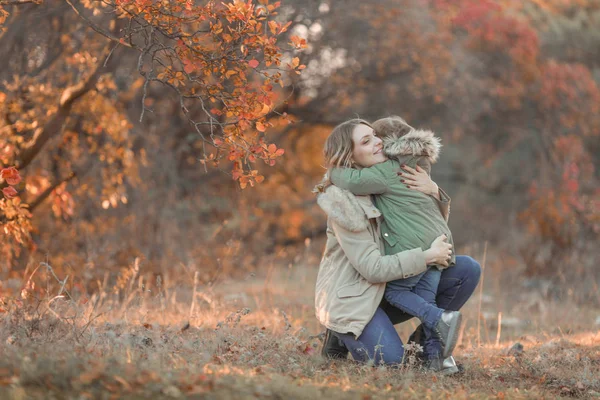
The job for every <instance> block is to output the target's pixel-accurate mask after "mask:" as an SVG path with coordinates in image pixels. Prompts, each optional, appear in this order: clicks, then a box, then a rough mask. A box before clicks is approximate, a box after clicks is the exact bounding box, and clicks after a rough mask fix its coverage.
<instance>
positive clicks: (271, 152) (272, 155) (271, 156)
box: [265, 143, 285, 166]
mask: <svg viewBox="0 0 600 400" xmlns="http://www.w3.org/2000/svg"><path fill="white" fill-rule="evenodd" d="M283 153H285V150H284V149H278V148H277V146H275V145H274V144H273V143H271V144H270V145H269V146H268V147H267V151H266V152H265V155H266V159H265V162H267V163H268V164H269V165H270V166H273V165H275V159H276V158H277V157H281V156H282V155H283Z"/></svg>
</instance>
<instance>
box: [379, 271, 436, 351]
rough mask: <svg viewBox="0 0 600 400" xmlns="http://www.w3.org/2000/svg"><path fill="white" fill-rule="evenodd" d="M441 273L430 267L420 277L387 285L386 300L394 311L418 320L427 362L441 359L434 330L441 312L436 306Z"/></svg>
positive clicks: (412, 277) (399, 280)
mask: <svg viewBox="0 0 600 400" xmlns="http://www.w3.org/2000/svg"><path fill="white" fill-rule="evenodd" d="M441 276H442V272H441V271H440V270H438V269H437V268H435V267H430V268H429V269H428V270H427V271H425V272H423V273H422V274H419V275H415V276H411V277H410V278H406V279H397V280H395V281H391V282H388V283H387V285H386V288H385V299H386V300H387V301H388V303H390V304H391V305H393V306H394V307H396V308H398V309H400V310H402V311H404V312H406V313H408V314H411V315H414V316H415V317H417V318H419V319H420V320H421V322H422V323H423V326H424V328H425V329H424V332H425V349H424V351H425V354H427V356H428V358H430V359H432V358H439V357H441V353H442V347H441V342H440V340H439V338H438V337H437V335H435V334H434V333H433V328H434V327H435V325H436V324H437V323H438V321H439V320H440V317H441V316H442V312H443V311H444V310H442V309H441V308H438V307H437V306H436V303H435V296H436V295H437V290H438V285H439V283H440V277H441Z"/></svg>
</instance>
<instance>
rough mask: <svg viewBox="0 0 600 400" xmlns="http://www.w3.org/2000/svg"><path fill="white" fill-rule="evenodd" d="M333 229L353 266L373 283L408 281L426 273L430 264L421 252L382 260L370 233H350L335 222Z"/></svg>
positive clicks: (410, 252) (414, 250) (418, 249)
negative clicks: (406, 279) (412, 277)
mask: <svg viewBox="0 0 600 400" xmlns="http://www.w3.org/2000/svg"><path fill="white" fill-rule="evenodd" d="M331 225H332V227H333V231H334V233H335V236H336V238H337V240H338V243H339V244H340V246H341V247H342V250H343V251H344V254H345V255H346V257H348V260H349V261H350V263H351V264H352V265H353V266H354V268H356V270H357V271H358V272H359V273H360V274H361V275H362V276H363V277H364V278H365V279H366V280H367V281H369V282H370V283H383V282H389V281H393V280H395V279H405V278H408V277H411V276H413V275H417V274H420V273H421V272H424V271H425V270H426V269H427V260H426V258H425V253H424V252H423V250H421V248H416V249H413V250H406V251H403V252H401V253H398V254H394V255H391V256H382V255H381V249H380V248H379V246H378V245H377V243H375V240H373V236H372V235H371V233H369V231H367V230H364V231H360V232H351V231H349V230H347V229H344V228H342V227H341V226H340V225H338V224H337V223H335V222H332V224H331Z"/></svg>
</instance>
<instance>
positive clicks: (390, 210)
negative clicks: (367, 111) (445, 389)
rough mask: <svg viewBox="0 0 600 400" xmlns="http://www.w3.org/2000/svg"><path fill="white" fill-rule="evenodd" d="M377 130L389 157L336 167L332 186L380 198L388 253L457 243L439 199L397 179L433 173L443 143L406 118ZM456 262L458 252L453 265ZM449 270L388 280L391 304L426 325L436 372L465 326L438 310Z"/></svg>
mask: <svg viewBox="0 0 600 400" xmlns="http://www.w3.org/2000/svg"><path fill="white" fill-rule="evenodd" d="M373 129H374V130H375V132H376V134H377V135H379V136H381V137H382V139H383V152H384V153H385V155H386V156H387V157H388V158H389V159H388V160H387V161H385V162H381V163H379V164H375V165H372V166H371V167H368V168H362V169H354V168H335V169H333V171H332V172H331V181H332V183H333V184H334V185H336V186H338V187H340V188H342V189H347V190H349V191H351V192H352V193H354V194H356V195H367V194H371V195H375V196H373V200H374V202H375V205H376V206H377V208H379V210H380V211H381V213H382V214H383V222H382V224H381V235H382V237H383V239H384V246H385V254H386V255H391V254H396V253H399V252H401V251H404V250H410V249H414V248H416V247H421V248H423V249H426V248H429V247H430V246H431V244H432V242H433V241H434V240H435V238H437V237H438V236H440V235H441V234H445V235H446V236H447V238H448V241H449V242H450V243H451V244H452V234H451V232H450V229H449V228H448V225H447V223H446V220H445V218H444V216H442V213H441V212H440V209H439V207H438V205H437V203H436V201H435V200H434V199H433V197H431V196H428V195H426V194H424V193H421V192H419V191H416V190H412V189H410V188H409V187H408V186H407V185H406V184H405V183H403V181H402V178H400V177H398V176H397V173H398V172H400V171H401V166H402V165H407V166H410V167H411V168H416V167H417V166H420V167H421V168H423V169H424V170H425V171H427V173H428V174H430V171H431V165H432V164H433V163H435V162H436V161H437V158H438V156H439V151H440V147H441V144H440V141H439V139H438V138H436V137H435V136H434V135H433V133H432V132H430V131H422V130H416V129H414V128H412V127H411V126H410V125H408V124H407V123H406V122H405V121H404V120H403V119H402V118H400V117H389V118H383V119H380V120H378V121H376V122H375V123H374V124H373ZM440 194H441V196H442V197H443V199H442V201H444V200H445V201H448V197H447V195H446V194H445V193H444V192H443V191H440ZM454 263H455V256H454V254H452V256H451V259H450V265H453V264H454ZM443 268H444V267H443V266H440V265H434V266H430V268H429V269H428V270H427V271H426V272H424V273H422V274H419V275H416V276H413V277H410V278H407V279H399V280H395V281H392V282H388V284H387V286H386V291H385V299H386V300H387V301H388V302H389V303H390V304H392V305H393V306H395V307H397V308H399V309H401V310H402V311H404V312H407V313H409V314H411V315H414V316H416V317H418V318H419V319H420V320H421V321H422V323H423V326H424V331H425V353H426V354H427V356H428V359H429V365H430V367H431V368H433V369H440V368H441V363H442V357H443V358H446V357H449V356H450V355H451V354H452V351H453V349H454V346H455V345H456V339H457V336H458V328H459V327H460V322H461V315H460V313H459V312H456V311H444V310H442V309H440V308H438V307H437V306H436V303H435V295H436V292H437V287H438V284H439V281H440V276H441V271H440V270H441V269H443ZM440 340H441V343H440ZM442 347H443V351H441V350H442Z"/></svg>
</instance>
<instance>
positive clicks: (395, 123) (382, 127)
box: [373, 115, 414, 138]
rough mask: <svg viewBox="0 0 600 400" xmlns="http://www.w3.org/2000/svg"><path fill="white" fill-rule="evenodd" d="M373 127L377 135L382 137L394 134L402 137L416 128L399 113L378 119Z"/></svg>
mask: <svg viewBox="0 0 600 400" xmlns="http://www.w3.org/2000/svg"><path fill="white" fill-rule="evenodd" d="M373 129H374V130H375V132H376V133H377V136H379V137H381V138H384V137H388V136H392V135H394V136H395V137H402V136H404V135H406V134H407V133H409V132H410V131H413V130H414V128H413V127H412V126H410V125H409V124H408V123H407V122H406V121H405V120H404V119H403V118H401V117H399V116H397V115H392V116H391V117H386V118H381V119H378V120H377V121H375V122H373Z"/></svg>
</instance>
